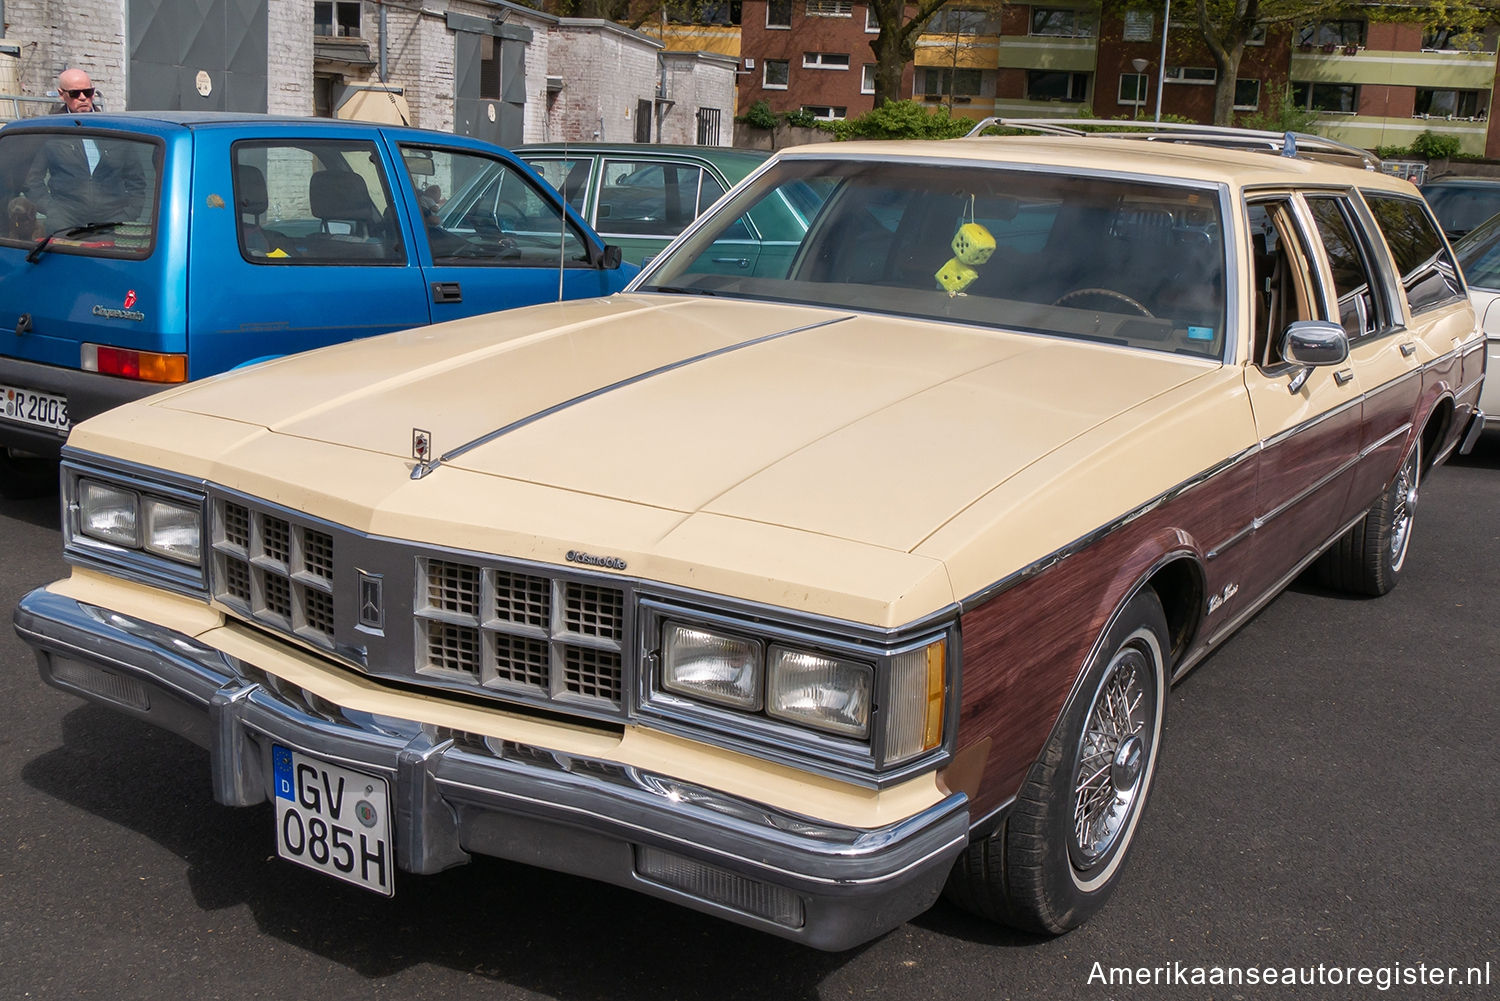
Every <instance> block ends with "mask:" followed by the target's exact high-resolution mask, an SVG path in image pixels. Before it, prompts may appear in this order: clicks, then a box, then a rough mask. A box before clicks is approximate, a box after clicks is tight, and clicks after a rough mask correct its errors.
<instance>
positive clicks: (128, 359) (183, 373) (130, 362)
mask: <svg viewBox="0 0 1500 1001" xmlns="http://www.w3.org/2000/svg"><path fill="white" fill-rule="evenodd" d="M80 365H81V367H82V368H83V370H84V371H85V372H99V373H101V374H103V375H117V376H120V377H121V378H122V379H139V380H141V381H142V382H186V381H187V355H174V354H163V353H161V352H160V351H132V350H130V349H128V348H110V347H105V346H104V345H102V344H85V345H83V352H82V358H81V359H80Z"/></svg>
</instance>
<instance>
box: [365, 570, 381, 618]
mask: <svg viewBox="0 0 1500 1001" xmlns="http://www.w3.org/2000/svg"><path fill="white" fill-rule="evenodd" d="M359 624H360V625H361V626H363V627H364V628H366V629H384V628H385V581H384V580H382V579H381V576H380V574H374V573H366V572H365V571H363V570H361V571H359Z"/></svg>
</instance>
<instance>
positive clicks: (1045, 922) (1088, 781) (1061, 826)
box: [946, 586, 1172, 934]
mask: <svg viewBox="0 0 1500 1001" xmlns="http://www.w3.org/2000/svg"><path fill="white" fill-rule="evenodd" d="M1170 650H1171V638H1170V626H1169V624H1168V622H1167V618H1166V615H1165V613H1164V612H1163V610H1162V604H1161V601H1160V599H1159V597H1158V596H1157V593H1156V591H1155V590H1154V589H1152V588H1151V587H1149V586H1140V587H1138V588H1136V589H1135V590H1134V591H1132V592H1131V593H1130V594H1129V595H1128V596H1127V598H1126V599H1125V600H1124V601H1123V602H1122V603H1121V605H1120V607H1119V608H1118V609H1117V611H1116V614H1115V615H1114V616H1112V618H1111V620H1110V622H1109V624H1108V626H1107V627H1106V629H1105V631H1104V632H1103V634H1102V635H1101V636H1100V638H1099V642H1098V643H1097V644H1096V646H1095V648H1094V650H1093V651H1092V652H1091V654H1090V656H1089V660H1088V663H1087V664H1086V665H1085V667H1084V669H1083V671H1082V673H1081V674H1080V675H1079V678H1078V679H1077V682H1076V683H1075V686H1074V689H1073V692H1072V694H1070V695H1069V697H1068V700H1067V702H1066V703H1065V704H1064V707H1063V711H1062V713H1061V715H1060V716H1059V717H1058V720H1057V723H1056V725H1055V726H1054V727H1053V730H1052V733H1051V734H1050V735H1049V736H1048V739H1047V742H1046V744H1045V745H1044V747H1043V748H1042V751H1041V754H1040V756H1039V757H1038V758H1037V760H1036V761H1035V762H1034V763H1033V764H1032V765H1031V768H1030V769H1029V770H1028V772H1027V774H1026V778H1025V780H1024V781H1023V782H1022V785H1021V789H1020V790H1019V792H1018V793H1017V795H1016V798H1015V800H1014V802H1013V804H1012V806H1011V808H1010V810H1009V811H1008V812H1007V814H1006V816H1005V820H1004V821H1003V823H1002V824H1001V826H1000V828H999V830H998V831H996V832H995V833H994V834H993V835H992V836H990V837H986V838H982V839H979V840H977V841H975V842H973V843H971V844H970V845H969V846H968V848H966V849H965V851H964V853H963V854H962V855H960V856H959V858H958V860H957V862H956V863H955V865H954V868H953V872H952V874H951V875H950V877H949V880H948V885H947V887H946V893H947V895H948V897H949V899H951V900H952V901H953V902H954V903H956V904H958V905H959V906H961V907H964V908H965V909H967V910H970V911H973V912H974V913H976V914H979V915H980V916H982V917H986V918H989V919H991V920H996V921H1002V922H1004V923H1006V924H1010V925H1013V926H1015V927H1018V928H1022V929H1025V930H1028V931H1035V932H1042V933H1048V934H1060V933H1062V932H1065V931H1068V930H1070V929H1072V928H1075V927H1077V926H1078V925H1079V924H1082V923H1083V922H1084V921H1085V920H1087V918H1088V917H1089V916H1090V915H1092V914H1093V913H1094V912H1095V911H1097V910H1098V909H1099V908H1100V907H1101V906H1103V904H1104V902H1105V901H1106V900H1107V899H1108V898H1109V895H1110V894H1111V893H1112V892H1113V890H1114V887H1115V884H1116V882H1117V880H1118V876H1119V872H1120V869H1121V867H1122V865H1123V864H1124V863H1125V860H1126V857H1127V856H1128V853H1129V850H1130V847H1131V845H1132V843H1133V841H1134V837H1135V833H1136V830H1137V829H1138V826H1139V822H1140V818H1141V814H1142V812H1143V811H1144V809H1145V804H1146V800H1147V796H1148V794H1149V791H1150V788H1151V784H1152V779H1153V778H1154V776H1155V773H1156V766H1157V761H1158V759H1159V756H1160V748H1161V738H1162V732H1163V731H1162V726H1163V721H1164V718H1165V711H1166V703H1167V689H1168V687H1169V686H1170V684H1171V673H1172V672H1171V665H1172V656H1171V652H1170ZM1121 706H1127V707H1129V708H1128V709H1126V710H1125V711H1124V713H1123V715H1122V714H1121V712H1120V708H1119V707H1121ZM1122 721H1123V722H1122Z"/></svg>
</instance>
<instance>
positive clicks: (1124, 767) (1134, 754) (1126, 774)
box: [1109, 734, 1146, 793]
mask: <svg viewBox="0 0 1500 1001" xmlns="http://www.w3.org/2000/svg"><path fill="white" fill-rule="evenodd" d="M1145 760H1146V743H1145V741H1143V740H1141V738H1140V737H1139V736H1138V735H1134V734H1132V735H1131V736H1129V737H1126V738H1125V739H1124V740H1123V741H1121V742H1120V747H1119V749H1118V750H1117V751H1115V760H1114V761H1112V762H1110V765H1109V780H1110V783H1111V784H1113V785H1114V787H1115V792H1121V793H1124V792H1129V791H1130V790H1132V789H1134V788H1135V784H1136V782H1137V781H1138V780H1139V779H1140V777H1141V766H1142V765H1143V764H1144V763H1145Z"/></svg>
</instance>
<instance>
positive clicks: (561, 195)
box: [557, 137, 568, 302]
mask: <svg viewBox="0 0 1500 1001" xmlns="http://www.w3.org/2000/svg"><path fill="white" fill-rule="evenodd" d="M567 162H568V140H567V138H566V137H564V138H563V163H567ZM562 183H563V187H562V188H558V189H557V217H558V219H559V220H560V222H561V225H560V226H559V227H558V228H559V232H558V234H557V301H558V302H562V301H563V271H564V270H565V269H566V268H567V266H568V265H567V261H566V260H564V259H563V248H564V247H566V246H567V245H568V196H567V193H566V192H564V191H563V188H566V187H567V186H568V175H567V174H566V173H564V174H563V176H562Z"/></svg>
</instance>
